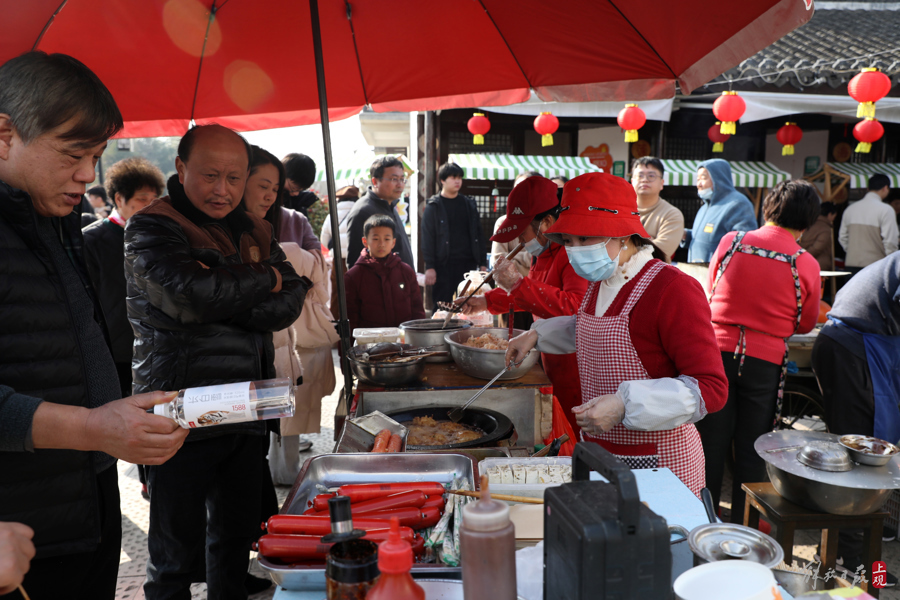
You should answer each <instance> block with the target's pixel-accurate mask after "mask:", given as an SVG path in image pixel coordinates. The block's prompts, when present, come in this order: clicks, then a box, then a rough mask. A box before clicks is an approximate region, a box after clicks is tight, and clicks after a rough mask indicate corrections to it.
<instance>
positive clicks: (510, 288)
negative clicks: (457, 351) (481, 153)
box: [463, 175, 588, 433]
mask: <svg viewBox="0 0 900 600" xmlns="http://www.w3.org/2000/svg"><path fill="white" fill-rule="evenodd" d="M557 190H558V186H557V185H556V184H555V183H553V181H551V180H549V179H547V178H546V177H542V176H540V175H534V176H532V177H529V178H528V179H525V180H524V181H522V183H520V184H519V185H518V186H516V187H515V188H513V191H512V192H511V193H510V194H509V199H508V200H507V204H506V217H505V218H504V219H503V222H502V223H501V224H500V227H498V228H497V232H496V233H495V234H494V236H493V237H492V238H491V241H492V242H498V243H501V244H508V245H509V244H512V242H514V241H515V242H516V243H519V242H521V243H523V244H525V250H526V251H527V252H529V253H530V254H531V256H533V257H535V260H534V261H532V265H531V270H530V271H529V272H528V276H527V277H523V276H522V274H521V273H520V272H519V269H518V265H517V264H516V262H515V261H514V260H506V259H505V258H503V257H501V258H499V259H498V261H497V264H496V266H495V267H494V281H495V282H496V283H497V285H498V286H499V287H497V288H495V289H493V290H491V291H489V292H488V293H487V294H485V295H484V296H474V297H473V298H472V299H471V300H470V301H469V303H468V304H467V305H466V306H465V308H464V309H463V310H464V312H465V313H466V314H473V313H478V312H481V311H484V310H487V311H490V312H491V313H492V314H495V315H496V314H506V313H508V312H509V309H510V308H513V309H515V310H516V311H527V312H530V313H531V314H532V315H534V318H535V319H549V318H551V317H560V316H568V315H574V314H575V313H576V312H578V307H579V306H581V301H582V299H583V298H584V292H585V290H586V289H587V284H588V282H587V281H586V280H585V279H584V278H582V277H579V276H578V274H577V273H575V270H574V269H573V268H572V266H571V265H570V264H569V256H568V254H566V251H565V249H564V248H563V247H562V246H560V245H559V244H553V243H551V242H550V240H549V239H547V238H546V237H544V234H543V232H544V231H547V230H548V229H549V228H550V227H552V226H553V224H554V223H556V218H557V216H558V215H559V209H560V204H559V199H558V197H557ZM541 362H542V364H543V365H544V371H546V373H547V377H549V378H550V381H551V382H552V383H553V393H554V395H555V396H556V397H557V399H559V402H560V405H561V406H562V407H563V408H564V409H565V411H566V413H567V416H569V422H570V423H571V424H572V428H573V429H574V430H575V433H578V431H579V429H578V425H577V423H576V422H575V415H574V413H572V412H571V409H572V408H574V407H576V406H579V405H580V404H581V384H580V383H579V381H578V363H577V362H576V360H575V355H574V354H565V355H556V354H545V355H543V356H542V357H541Z"/></svg>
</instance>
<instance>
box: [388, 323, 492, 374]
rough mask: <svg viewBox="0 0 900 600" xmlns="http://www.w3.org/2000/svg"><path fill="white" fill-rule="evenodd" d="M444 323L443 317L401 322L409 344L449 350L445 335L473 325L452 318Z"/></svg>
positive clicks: (439, 359) (436, 358)
mask: <svg viewBox="0 0 900 600" xmlns="http://www.w3.org/2000/svg"><path fill="white" fill-rule="evenodd" d="M443 324H444V321H443V319H415V320H413V321H406V322H405V323H401V324H400V329H402V330H403V336H404V338H405V339H406V343H407V344H410V345H412V346H417V347H419V348H433V349H434V350H439V351H440V350H442V351H445V352H449V351H450V347H449V346H448V345H447V342H446V341H444V336H445V335H447V334H448V333H450V332H451V331H459V330H461V329H468V328H469V327H471V326H472V321H466V320H465V319H451V320H450V323H448V324H447V327H443V328H442V325H443ZM452 360H453V359H452V358H450V357H449V356H432V357H429V358H426V359H425V362H431V363H442V362H450V361H452ZM498 370H499V369H498Z"/></svg>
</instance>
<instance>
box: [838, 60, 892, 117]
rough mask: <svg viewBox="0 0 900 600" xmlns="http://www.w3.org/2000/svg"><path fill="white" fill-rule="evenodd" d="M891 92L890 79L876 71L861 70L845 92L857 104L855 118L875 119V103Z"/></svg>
mask: <svg viewBox="0 0 900 600" xmlns="http://www.w3.org/2000/svg"><path fill="white" fill-rule="evenodd" d="M890 91H891V78H890V77H888V76H887V75H885V74H884V73H882V72H881V71H879V70H878V69H863V70H862V73H859V74H857V75H856V76H855V77H854V78H853V79H851V80H850V83H848V84H847V92H849V94H850V95H851V96H853V99H854V100H856V101H857V102H859V106H858V107H856V118H858V119H862V118H865V117H869V118H874V117H875V103H876V102H878V101H879V100H881V99H882V98H884V97H885V96H887V94H888V92H890Z"/></svg>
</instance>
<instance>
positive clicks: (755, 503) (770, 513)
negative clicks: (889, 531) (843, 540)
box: [741, 482, 889, 598]
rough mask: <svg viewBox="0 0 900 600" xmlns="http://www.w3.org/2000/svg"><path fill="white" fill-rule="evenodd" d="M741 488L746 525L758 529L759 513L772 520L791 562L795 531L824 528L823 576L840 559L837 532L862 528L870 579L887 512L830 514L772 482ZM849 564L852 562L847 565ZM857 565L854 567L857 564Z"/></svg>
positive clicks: (831, 584) (831, 583)
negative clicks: (806, 505)
mask: <svg viewBox="0 0 900 600" xmlns="http://www.w3.org/2000/svg"><path fill="white" fill-rule="evenodd" d="M741 488H742V489H743V490H744V491H745V492H747V501H746V502H745V503H744V525H746V526H748V527H752V528H754V529H759V517H760V515H762V516H763V517H764V518H765V519H766V520H767V521H769V522H771V523H772V537H773V538H775V541H776V542H778V544H779V545H780V546H781V547H782V549H783V550H784V561H785V562H786V563H787V564H791V562H792V561H793V555H794V532H795V531H796V530H798V529H821V530H822V542H821V547H820V549H819V552H820V553H821V554H820V556H821V557H822V565H821V568H822V572H821V573H820V575H819V576H820V577H824V576H825V574H826V573H828V571H829V570H833V569H834V567H835V562H836V560H837V544H838V533H839V531H840V529H862V530H863V531H864V532H865V533H864V538H863V564H864V565H865V569H866V578H867V579H868V580H870V581H871V579H870V577H871V570H872V563H873V562H874V561H876V560H881V534H882V526H883V523H884V519H885V518H886V517H888V516H889V515H888V513H886V512H875V513H869V514H867V515H858V516H854V515H831V514H828V513H821V512H816V511H813V510H809V509H808V508H803V507H802V506H799V505H797V504H794V503H793V502H791V501H789V500H785V499H784V498H783V497H782V496H781V494H779V493H778V492H777V491H775V486H773V485H772V484H771V483H768V482H766V483H745V484H743V485H742V486H741ZM846 566H848V567H849V565H846ZM854 568H855V567H854ZM836 579H837V578H836V577H835V578H832V579H830V580H829V581H827V582H825V586H826V587H828V588H831V587H834V585H835V583H836ZM864 587H865V588H867V589H866V591H867V592H868V593H869V594H870V595H872V596H874V597H875V598H877V597H878V589H877V588H872V587H871V586H870V585H869V584H868V583H867V584H865V586H864Z"/></svg>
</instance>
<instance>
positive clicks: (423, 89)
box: [0, 0, 813, 137]
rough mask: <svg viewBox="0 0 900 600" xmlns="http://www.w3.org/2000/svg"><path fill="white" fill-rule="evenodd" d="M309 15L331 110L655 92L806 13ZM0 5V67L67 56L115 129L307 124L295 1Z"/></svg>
mask: <svg viewBox="0 0 900 600" xmlns="http://www.w3.org/2000/svg"><path fill="white" fill-rule="evenodd" d="M809 4H811V2H809ZM319 11H320V19H321V29H322V51H323V55H324V66H325V79H326V80H327V82H328V106H329V107H330V112H329V116H330V118H331V119H332V120H334V119H340V118H344V117H348V116H350V115H352V114H356V113H358V112H359V111H360V109H361V108H362V107H363V106H364V105H369V106H371V107H372V108H373V109H374V110H376V111H390V110H398V111H408V110H430V109H438V108H461V107H472V106H491V105H503V104H510V103H515V102H523V101H525V100H527V99H528V97H529V90H530V89H534V90H535V92H537V94H538V96H539V97H540V98H542V99H544V100H556V101H568V102H572V101H590V100H622V101H624V100H632V101H634V100H643V99H652V98H669V97H672V95H673V94H674V92H675V85H676V82H677V83H678V85H679V86H680V88H681V91H682V92H683V93H689V92H690V91H691V90H692V89H694V88H696V87H698V86H699V85H702V84H704V83H706V82H707V81H709V80H711V79H712V78H714V77H716V76H717V75H719V74H720V73H722V72H723V71H725V70H726V69H728V68H730V67H733V66H735V65H737V64H738V63H739V62H740V61H741V60H743V59H745V58H746V57H748V56H750V55H752V54H754V53H755V52H757V51H758V50H761V49H762V48H764V47H765V46H767V45H769V44H770V43H772V42H774V41H775V40H777V39H779V38H780V37H782V36H783V35H784V34H786V33H787V32H789V31H791V30H793V29H795V28H796V27H798V26H800V25H802V24H803V23H805V22H806V21H808V20H809V19H810V17H811V16H812V12H813V11H812V10H811V7H807V6H806V2H805V1H804V0H743V1H741V2H723V1H722V0H691V1H683V2H660V1H658V0H629V1H627V2H626V1H621V0H620V1H618V2H615V3H614V2H611V1H608V0H607V1H597V0H568V1H567V0H562V1H560V0H444V1H442V2H422V1H421V0H378V1H377V2H376V1H374V0H355V1H353V2H347V1H345V0H320V3H319ZM54 13H57V14H56V17H55V19H53V20H52V23H51V22H50V21H51V18H52V16H53V15H54ZM0 15H3V19H2V20H3V24H4V28H3V29H4V35H3V37H2V39H0V63H3V62H5V61H6V60H8V59H9V58H11V57H13V56H15V55H17V54H19V53H21V52H24V51H26V50H30V49H32V47H36V48H38V49H41V50H45V51H47V52H63V53H66V54H70V55H72V56H74V57H76V58H78V59H79V60H81V61H82V62H84V63H85V64H87V66H88V67H90V68H91V69H92V70H93V71H94V72H95V73H97V75H98V76H99V77H100V79H101V80H103V82H104V83H106V85H107V86H108V87H109V88H110V91H112V93H113V96H114V97H115V98H116V101H117V102H118V103H119V107H120V108H121V110H122V114H123V115H124V117H125V120H126V121H127V124H126V129H125V131H124V132H123V134H122V135H123V136H127V137H138V136H160V135H181V134H183V133H184V132H185V130H186V129H187V126H188V123H189V121H190V119H191V118H192V117H193V118H194V119H195V120H196V121H197V122H198V123H202V122H207V121H210V120H215V121H217V122H219V123H222V124H223V125H228V126H231V127H233V128H235V129H238V130H253V129H263V128H272V127H282V126H288V125H300V124H307V123H315V122H318V121H319V114H318V109H319V101H318V97H317V90H316V71H315V64H314V61H313V41H312V39H311V36H310V30H311V18H310V7H309V5H308V4H307V3H306V2H297V1H296V0H252V1H251V0H215V1H213V0H130V1H122V0H68V1H63V0H28V1H27V2H24V1H22V0H0ZM48 23H49V25H48ZM42 32H43V37H41V34H42Z"/></svg>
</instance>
